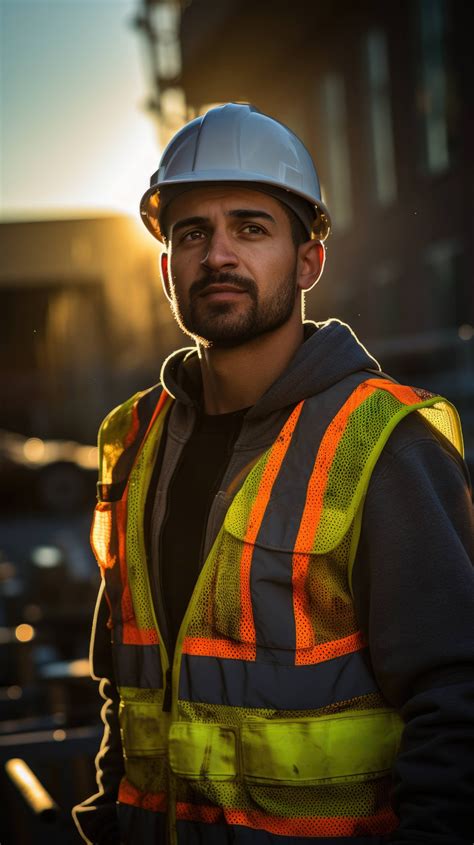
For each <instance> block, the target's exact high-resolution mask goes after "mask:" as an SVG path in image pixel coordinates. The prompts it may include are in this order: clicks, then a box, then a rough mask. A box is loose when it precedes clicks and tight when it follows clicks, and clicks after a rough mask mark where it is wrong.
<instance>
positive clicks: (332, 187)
mask: <svg viewBox="0 0 474 845" xmlns="http://www.w3.org/2000/svg"><path fill="white" fill-rule="evenodd" d="M322 106H323V114H324V121H325V125H326V127H327V151H328V177H329V178H328V179H327V186H326V187H327V199H328V204H329V208H330V209H331V216H332V218H333V222H334V228H335V230H336V231H337V230H339V231H341V230H344V229H348V228H349V227H350V225H351V223H352V202H351V177H350V159H349V144H348V135H347V133H348V125H347V109H346V93H345V86H344V79H343V77H342V75H341V74H339V73H330V74H327V75H326V76H325V77H323V80H322Z"/></svg>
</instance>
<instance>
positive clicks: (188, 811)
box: [176, 802, 398, 837]
mask: <svg viewBox="0 0 474 845" xmlns="http://www.w3.org/2000/svg"><path fill="white" fill-rule="evenodd" d="M176 818H177V820H179V821H189V822H201V823H203V824H218V823H219V822H220V823H221V824H228V825H231V824H235V825H242V826H244V827H250V828H253V829H254V830H266V831H267V832H268V833H273V834H276V835H277V836H302V837H315V836H364V835H383V834H386V833H391V832H392V831H393V830H395V829H396V827H397V825H398V819H397V817H396V816H395V814H394V813H393V812H392V811H391V810H385V809H384V810H382V811H380V812H379V813H375V814H374V815H373V816H333V817H328V818H326V817H317V816H309V817H308V816H302V817H299V818H295V817H293V818H283V817H281V816H271V815H268V814H267V813H263V812H261V811H260V810H238V809H229V808H225V807H224V808H221V807H210V806H202V805H197V804H186V803H184V802H178V803H177V804H176Z"/></svg>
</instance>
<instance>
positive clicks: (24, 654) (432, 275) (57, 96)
mask: <svg viewBox="0 0 474 845" xmlns="http://www.w3.org/2000/svg"><path fill="white" fill-rule="evenodd" d="M0 10H1V101H0V109H1V114H0V118H1V137H0V141H1V152H2V161H1V174H0V178H1V185H0V187H1V205H2V207H1V215H2V223H1V226H0V246H1V254H2V266H1V270H0V325H1V334H0V337H1V347H2V355H1V358H0V390H1V395H2V401H1V405H0V407H1V410H0V502H1V510H0V651H1V660H0V800H1V801H2V806H3V807H4V808H6V810H4V812H3V813H2V816H1V819H0V841H1V842H2V843H4V845H8V843H14V845H29V843H33V842H34V843H35V845H36V844H37V843H40V845H41V843H43V842H44V843H46V842H47V843H48V844H49V845H54V843H56V842H57V843H61V845H64V843H79V842H80V841H81V840H80V839H79V836H78V834H77V833H76V832H75V830H74V829H73V826H72V823H71V821H70V818H69V811H70V807H71V806H72V805H73V804H74V803H76V802H77V801H79V800H82V799H83V798H84V797H86V796H87V795H89V794H91V793H92V792H93V791H95V782H94V766H93V759H94V755H95V754H96V752H97V749H98V745H99V742H100V737H101V723H100V718H99V708H100V701H99V697H98V692H97V687H96V684H95V683H94V682H92V681H91V680H90V679H89V667H88V640H89V633H90V626H91V618H92V612H93V606H94V602H95V596H96V593H97V589H98V584H99V575H98V569H97V566H96V564H95V562H94V560H93V558H92V555H91V553H90V551H89V545H88V532H89V524H90V517H91V513H92V509H93V506H94V500H95V481H96V462H97V454H96V449H95V445H94V444H95V437H96V431H97V428H98V425H99V423H100V421H101V419H102V418H103V417H104V415H105V414H106V413H107V412H108V410H110V408H112V407H113V406H114V405H116V404H118V403H119V402H121V401H123V400H124V399H126V398H127V397H128V396H130V395H131V394H132V393H134V392H135V391H136V390H139V389H143V388H144V387H147V386H150V385H152V384H154V383H155V382H156V381H157V380H158V378H159V372H160V367H161V364H162V362H163V359H164V358H165V357H166V356H167V354H169V352H170V351H171V350H172V349H174V348H176V347H177V346H181V345H188V344H189V341H187V340H186V339H185V338H184V336H183V335H181V333H180V332H179V330H178V328H177V327H176V325H175V324H174V322H173V320H172V318H171V316H170V313H169V309H168V305H167V303H166V301H165V299H164V297H163V295H162V294H161V290H160V286H159V281H158V250H159V247H158V244H157V243H156V242H153V240H152V238H151V237H150V236H149V235H148V233H147V232H146V231H145V228H144V227H143V225H142V223H141V222H140V220H139V216H138V211H137V209H138V202H139V199H140V197H141V195H142V193H143V191H144V190H145V188H146V187H147V185H148V180H149V177H150V175H151V173H152V172H153V171H154V170H155V169H156V167H157V164H158V160H159V155H160V152H161V150H162V149H163V146H164V145H165V144H166V142H167V141H168V140H169V138H170V137H171V136H172V135H173V134H174V132H175V131H176V130H177V129H178V128H179V127H180V126H181V125H182V124H183V123H184V122H185V121H187V120H189V119H191V118H193V117H195V116H196V115H198V114H200V113H202V112H203V111H205V110H206V109H207V108H208V107H209V106H210V105H214V104H217V103H222V102H225V101H228V100H237V101H250V102H252V103H254V104H255V105H256V106H258V107H259V108H261V109H262V110H263V111H266V112H268V113H270V114H272V115H273V116H275V117H276V118H278V119H279V120H281V121H283V122H284V123H287V124H288V125H289V126H290V127H291V128H293V129H294V130H295V131H296V132H297V133H298V134H299V135H300V137H301V138H302V139H303V140H304V141H305V143H306V145H307V147H308V148H309V150H310V151H311V153H312V155H313V157H314V160H315V162H316V165H317V168H318V171H319V174H320V177H321V182H322V189H323V198H324V200H325V202H326V204H327V205H328V207H329V209H330V210H331V213H332V217H333V222H334V228H333V234H332V235H331V238H330V240H329V243H328V261H327V265H326V267H327V269H326V272H325V275H324V277H323V279H322V281H321V282H320V283H319V285H318V286H317V288H316V289H315V290H314V291H313V292H312V293H311V295H310V296H309V297H308V299H307V317H308V318H311V319H316V320H324V319H327V318H328V317H332V316H337V317H339V318H341V319H343V320H345V321H347V322H349V323H350V324H351V325H352V327H353V329H354V330H355V331H356V333H357V334H358V336H359V338H360V339H361V341H362V342H363V343H364V344H365V345H367V346H368V348H369V350H370V351H371V352H372V353H373V354H374V355H375V356H376V357H377V358H378V359H379V361H380V362H381V364H382V367H383V368H384V370H386V371H387V372H389V373H391V374H392V375H393V376H395V377H396V378H398V379H400V380H403V381H406V382H408V383H410V384H413V385H415V386H422V387H426V388H428V389H430V390H432V391H435V392H440V393H442V394H444V395H445V396H447V397H448V398H449V399H450V400H451V401H453V402H454V403H455V404H456V405H457V407H458V409H459V411H460V414H461V418H462V422H463V425H464V432H465V440H466V452H467V458H468V462H469V463H470V465H471V470H472V466H473V464H474V285H473V271H474V223H473V221H474V179H473V168H472V156H473V150H474V84H473V83H474V73H473V55H472V54H473V51H472V45H471V38H472V36H471V33H472V27H473V23H474V14H473V7H472V4H469V3H464V2H460V0H459V2H458V0H399V2H398V3H396V4H392V3H390V4H388V3H382V2H380V1H379V2H370V0H360V2H354V0H352V2H344V0H339V2H327V3H326V4H316V3H314V2H311V3H310V2H306V0H292V2H291V3H288V2H287V0H285V2H283V0H272V2H270V0H259V2H255V0H218V2H217V0H182V2H179V0H1V2H0ZM12 758H13V759H14V760H16V759H17V758H18V759H20V760H22V761H23V763H24V764H26V767H25V766H24V765H23V764H22V763H18V762H16V763H15V762H13V763H11V760H12ZM8 761H10V763H8ZM6 764H7V768H5V765H6ZM65 772H66V773H67V776H65ZM34 777H37V778H39V780H40V782H41V784H42V785H43V787H44V788H45V789H46V790H47V793H48V795H49V798H48V795H46V796H45V795H43V796H41V793H40V792H38V790H37V789H36V787H35V782H34V779H33V778H34ZM19 782H21V783H23V787H22V789H21V790H20V789H19V788H18V786H17V785H15V783H19ZM28 788H29V789H30V793H32V794H34V795H35V796H36V805H35V804H34V802H33V803H32V801H31V800H30V801H29V802H28V801H27V800H26V797H25V796H26V793H27V791H28ZM49 799H51V800H49ZM48 823H49V824H48Z"/></svg>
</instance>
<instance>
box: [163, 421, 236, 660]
mask: <svg viewBox="0 0 474 845" xmlns="http://www.w3.org/2000/svg"><path fill="white" fill-rule="evenodd" d="M247 410H248V409H247V408H244V409H243V410H240V411H233V412H231V413H228V414H216V415H212V416H211V415H208V414H204V413H201V414H200V415H199V416H198V418H197V420H196V424H195V426H194V430H193V433H192V435H191V437H190V438H189V440H188V442H187V443H186V445H185V446H184V448H183V452H182V454H181V457H180V460H179V462H178V465H177V467H176V470H175V472H174V474H173V477H172V479H171V483H170V485H169V489H168V498H167V508H166V515H165V518H164V522H163V526H162V530H161V539H160V561H159V566H160V581H161V587H162V594H163V599H164V607H165V613H166V619H167V623H168V640H169V642H168V647H169V656H170V658H171V657H172V655H173V652H174V647H175V643H176V638H177V636H178V631H179V628H180V625H181V622H182V620H183V617H184V614H185V612H186V608H187V606H188V604H189V600H190V598H191V595H192V592H193V589H194V586H195V584H196V581H197V578H198V575H199V572H200V570H201V567H202V565H203V563H204V560H203V546H204V541H205V533H206V526H207V520H208V516H209V511H210V508H211V505H212V502H213V499H214V497H215V495H216V494H217V492H218V489H219V483H220V481H221V480H222V477H223V475H224V473H225V470H226V468H227V465H228V463H229V460H230V456H231V453H232V449H233V446H234V443H235V441H236V440H237V437H238V435H239V432H240V429H241V427H242V421H243V417H244V415H245V413H246V411H247Z"/></svg>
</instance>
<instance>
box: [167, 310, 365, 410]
mask: <svg viewBox="0 0 474 845" xmlns="http://www.w3.org/2000/svg"><path fill="white" fill-rule="evenodd" d="M304 337H305V339H304V342H303V343H302V344H301V346H300V347H299V349H298V351H297V352H296V354H295V355H294V356H293V358H292V359H291V361H290V363H289V365H288V367H287V368H286V370H285V371H284V372H283V373H282V374H281V376H279V378H278V379H277V380H276V381H275V382H274V383H273V384H272V385H271V387H269V388H268V390H267V391H266V392H265V393H264V394H263V395H262V396H261V397H260V399H259V400H258V402H256V403H255V405H254V406H253V407H252V408H250V410H249V411H248V412H247V418H248V419H258V418H260V417H266V416H268V415H269V414H271V413H273V412H274V411H279V410H281V409H282V408H285V407H288V406H290V405H294V404H296V403H297V402H300V401H301V400H302V399H308V398H309V397H310V396H314V395H315V394H317V393H321V392H322V391H323V390H326V389H327V388H328V387H331V385H333V384H336V383H337V382H340V381H341V380H342V379H343V378H346V377H347V376H350V375H352V374H353V373H357V372H360V371H361V370H376V371H377V372H380V366H379V364H378V362H377V361H376V360H375V358H373V357H372V355H370V354H369V352H367V350H366V348H365V347H364V346H363V345H362V344H361V343H360V341H359V340H358V338H357V337H356V335H355V334H354V332H353V331H352V329H351V328H350V326H348V325H347V324H346V323H342V322H341V321H340V320H336V319H331V320H327V321H326V322H324V323H313V322H310V321H307V322H305V323H304ZM161 382H162V384H163V386H164V387H165V389H166V390H167V392H168V393H170V394H171V395H172V396H174V398H175V399H176V400H177V401H178V402H183V403H184V404H186V405H196V406H199V404H200V397H201V390H202V383H201V374H200V367H199V357H198V353H197V350H196V348H195V347H188V348H185V349H178V350H177V351H176V352H174V353H172V355H170V356H169V357H168V358H167V359H166V361H165V362H164V364H163V367H162V371H161Z"/></svg>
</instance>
